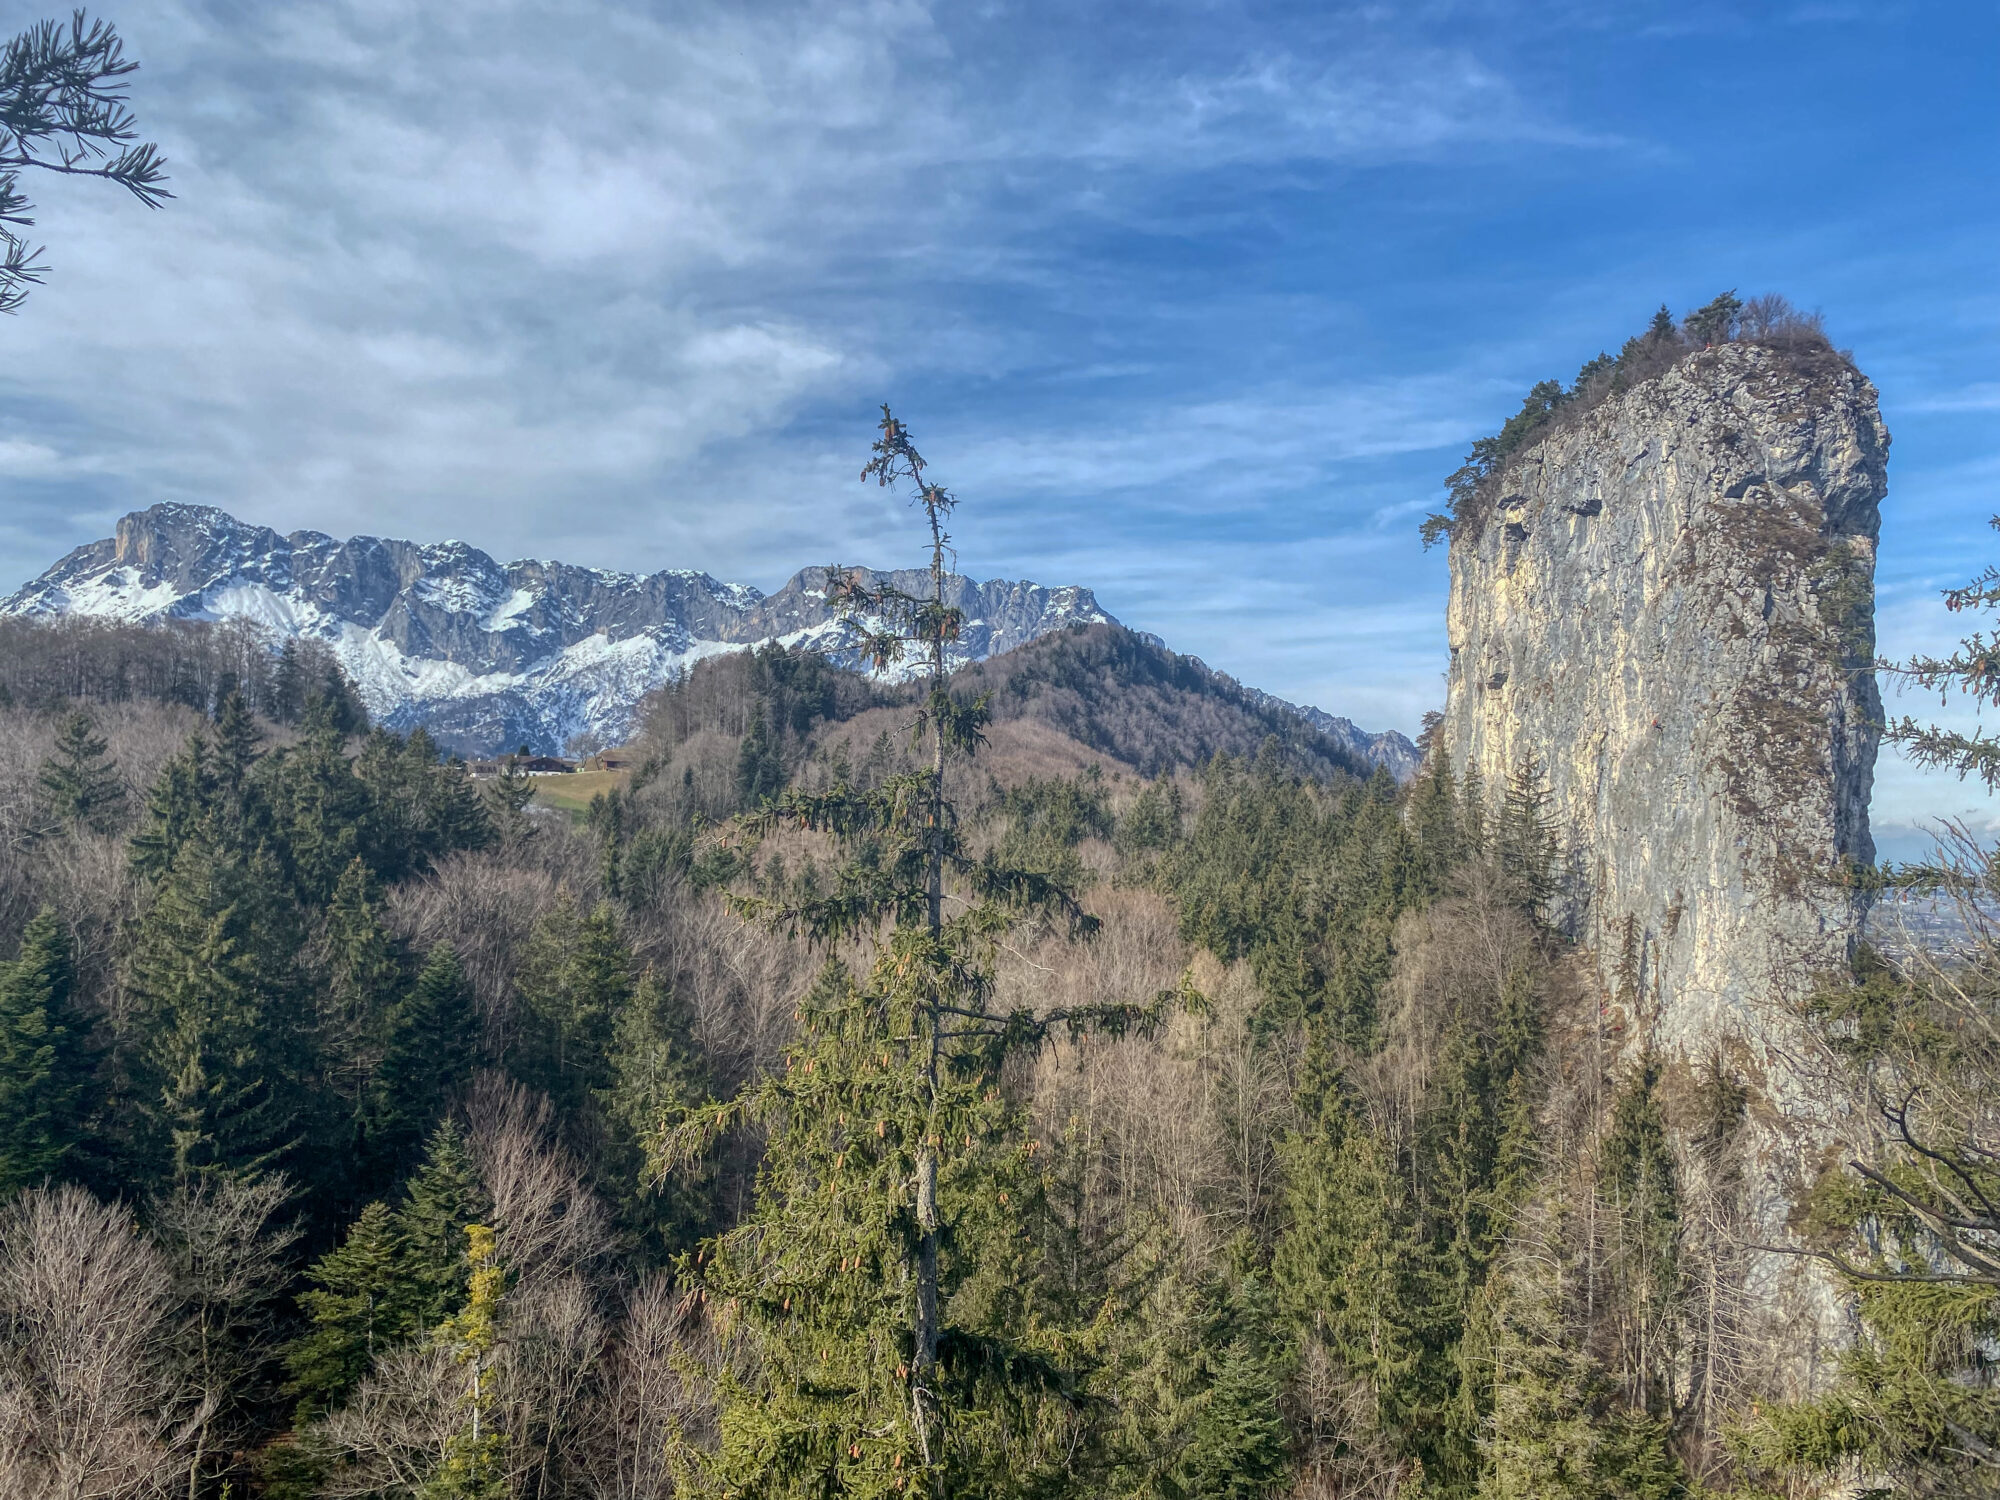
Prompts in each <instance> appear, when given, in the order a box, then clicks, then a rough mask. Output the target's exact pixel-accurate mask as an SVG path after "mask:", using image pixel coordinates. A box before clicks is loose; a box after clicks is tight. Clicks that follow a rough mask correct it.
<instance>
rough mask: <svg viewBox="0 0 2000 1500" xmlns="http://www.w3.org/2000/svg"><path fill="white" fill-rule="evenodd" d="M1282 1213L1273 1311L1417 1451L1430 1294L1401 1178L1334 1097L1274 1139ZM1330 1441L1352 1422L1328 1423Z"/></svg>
mask: <svg viewBox="0 0 2000 1500" xmlns="http://www.w3.org/2000/svg"><path fill="white" fill-rule="evenodd" d="M1283 1157H1284V1164H1285V1169H1286V1170H1285V1206H1286V1210H1287V1214H1286V1219H1287V1224H1286V1228H1285V1231H1284V1233H1283V1234H1282V1235H1281V1236H1280V1237H1279V1239H1278V1243H1277V1246H1276V1248H1275V1249H1274V1251H1273V1254H1272V1274H1273V1278H1274V1281H1275V1289H1276V1302H1277V1307H1278V1310H1279V1312H1280V1313H1281V1314H1282V1315H1283V1316H1284V1318H1285V1319H1286V1321H1287V1323H1288V1324H1289V1325H1290V1327H1291V1328H1292V1330H1293V1334H1294V1337H1295V1338H1296V1340H1297V1341H1298V1343H1299V1345H1300V1346H1301V1347H1302V1348H1303V1347H1307V1346H1312V1345H1316V1346H1318V1348H1319V1350H1321V1351H1323V1353H1324V1355H1325V1357H1326V1358H1327V1360H1328V1361H1329V1362H1330V1364H1331V1365H1332V1367H1333V1368H1334V1369H1335V1370H1336V1371H1338V1372H1339V1373H1340V1374H1341V1375H1342V1376H1343V1377H1345V1378H1348V1379H1351V1380H1354V1381H1358V1382H1360V1383H1362V1384H1363V1385H1364V1386H1365V1387H1366V1388H1367V1389H1368V1390H1370V1391H1371V1392H1372V1393H1373V1397H1374V1403H1375V1406H1376V1413H1375V1419H1374V1422H1373V1424H1372V1425H1373V1426H1374V1427H1376V1428H1377V1429H1379V1430H1380V1431H1381V1432H1382V1433H1384V1434H1387V1435H1389V1436H1390V1437H1391V1438H1392V1440H1393V1441H1394V1442H1395V1443H1396V1445H1397V1447H1398V1448H1399V1449H1400V1451H1401V1452H1402V1453H1403V1454H1405V1455H1406V1456H1418V1455H1420V1454H1421V1453H1422V1451H1423V1449H1424V1448H1425V1447H1426V1446H1428V1445H1429V1444H1430V1442H1431V1441H1432V1439H1433V1438H1434V1436H1435V1429H1436V1426H1437V1420H1438V1416H1437V1409H1436V1403H1435V1399H1434V1394H1433V1393H1430V1392H1427V1391H1426V1389H1425V1387H1426V1375H1427V1370H1426V1367H1425V1350H1426V1339H1427V1337H1428V1334H1429V1330H1428V1329H1427V1328H1425V1327H1424V1326H1423V1324H1422V1319H1423V1315H1424V1311H1425V1309H1426V1307H1427V1306H1428V1305H1429V1304H1430V1303H1431V1302H1432V1301H1433V1300H1434V1299H1433V1298H1431V1297H1430V1296H1427V1295H1426V1288H1424V1287H1423V1285H1422V1284H1421V1281H1422V1276H1423V1270H1424V1266H1423V1256H1422V1250H1421V1246H1420V1244H1419V1241H1418V1238H1417V1233H1416V1226H1415V1224H1414V1221H1413V1214H1412V1211H1411V1205H1410V1203H1409V1199H1408V1193H1407V1189H1406V1187H1405V1184H1404V1182H1403V1179H1402V1177H1401V1175H1400V1174H1399V1173H1398V1172H1397V1171H1396V1169H1395V1163H1394V1161H1393V1160H1392V1159H1391V1158H1390V1157H1389V1155H1388V1153H1387V1152H1386V1151H1385V1148H1384V1146H1383V1143H1382V1142H1381V1141H1380V1140H1379V1139H1378V1138H1377V1137H1376V1135H1375V1134H1374V1132H1372V1131H1370V1130H1369V1129H1368V1128H1367V1127H1366V1125H1365V1124H1363V1123H1362V1122H1361V1121H1359V1120H1357V1119H1355V1118H1354V1116H1353V1115H1352V1114H1351V1112H1350V1111H1349V1110H1348V1109H1347V1108H1346V1106H1345V1105H1344V1104H1342V1103H1341V1102H1340V1101H1339V1100H1338V1099H1334V1100H1330V1101H1329V1102H1328V1103H1327V1105H1326V1106H1325V1107H1324V1109H1323V1110H1322V1112H1321V1114H1320V1118H1319V1120H1318V1121H1317V1123H1316V1124H1315V1126H1314V1127H1313V1128H1312V1129H1311V1131H1310V1132H1302V1133H1300V1134H1297V1135H1294V1136H1292V1137H1290V1138H1289V1139H1287V1140H1286V1141H1285V1142H1284V1143H1283ZM1333 1436H1335V1438H1336V1441H1339V1440H1344V1439H1345V1438H1347V1437H1349V1436H1351V1435H1350V1434H1338V1435H1333Z"/></svg>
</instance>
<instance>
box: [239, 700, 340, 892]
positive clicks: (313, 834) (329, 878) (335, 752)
mask: <svg viewBox="0 0 2000 1500" xmlns="http://www.w3.org/2000/svg"><path fill="white" fill-rule="evenodd" d="M231 701H232V702H234V701H235V700H233V699H232V700H231ZM221 731H222V726H220V725H218V727H217V733H218V736H219V735H220V734H221ZM226 779H227V777H226V773H225V780H226ZM260 780H261V783H262V788H261V790H262V792H263V796H264V799H265V801H266V803H267V804H268V806H269V809H270V819H271V824H272V827H273V829H274V830H275V832H276V834H277V836H278V839H279V840H280V842H281V843H282V846H283V848H284V850H285V853H286V857H287V859H288V861H289V863H290V865H291V868H292V875H293V879H294V881H295V882H296V883H297V888H298V895H299V899H300V900H302V901H304V902H306V903H307V904H308V905H312V906H319V905H323V904H324V903H326V902H327V901H329V900H331V899H332V898H333V895H334V889H335V887H336V886H337V885H338V884H339V882H340V880H341V877H342V875H343V873H344V872H345V871H346V870H347V868H348V866H349V865H350V864H352V863H353V861H354V860H355V859H356V858H357V856H359V855H361V853H362V852H363V838H364V835H365V831H366V825H367V818H368V811H369V807H368V800H369V799H368V789H367V788H366V787H365V786H364V785H363V784H362V782H361V780H360V778H358V777H357V776H356V775H355V774H354V763H353V762H352V761H350V760H349V759H348V758H347V752H346V749H345V747H344V745H343V743H342V740H341V737H340V736H339V735H338V734H337V733H335V732H334V731H333V730H332V729H331V728H329V727H328V726H327V725H326V724H325V723H323V722H320V721H318V720H309V721H308V724H307V727H306V730H305V732H304V733H303V734H302V735H301V736H300V738H299V740H298V743H296V744H294V745H291V746H289V747H288V748H286V749H284V750H282V751H280V752H279V753H278V754H276V755H274V756H273V757H271V760H270V763H269V764H268V765H266V766H265V767H264V768H263V774H262V776H261V777H260Z"/></svg>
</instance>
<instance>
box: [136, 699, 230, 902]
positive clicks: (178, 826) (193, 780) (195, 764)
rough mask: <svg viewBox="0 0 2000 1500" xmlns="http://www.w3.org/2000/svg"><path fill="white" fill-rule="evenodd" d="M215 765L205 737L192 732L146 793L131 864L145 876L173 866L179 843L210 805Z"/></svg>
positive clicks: (188, 836)
mask: <svg viewBox="0 0 2000 1500" xmlns="http://www.w3.org/2000/svg"><path fill="white" fill-rule="evenodd" d="M214 802H215V770H214V766H213V764H212V763H211V759H210V756H209V749H208V742H207V741H206V740H205V739H204V738H202V736H201V735H199V734H196V735H191V736H190V737H189V738H188V742H187V744H186V745H184V746H183V747H182V748H181V752H180V753H179V754H178V755H176V756H173V757H172V758H171V759H169V760H168V761H167V763H166V765H165V766H163V767H162V768H161V770H160V774H159V777H158V778H157V779H156V780H155V781H154V782H153V785H152V787H151V788H150V789H149V790H148V791H147V793H146V809H145V814H144V817H143V819H142V820H141V822H140V825H139V831H138V832H137V833H135V834H134V835H133V836H132V867H133V869H135V870H137V871H138V872H139V874H140V875H141V876H143V877H145V878H146V879H147V880H158V879H160V878H161V877H162V876H163V875H165V874H166V873H167V871H168V870H170V869H172V868H173V865H174V861H175V860H176V859H178V858H179V857H180V852H181V849H182V847H183V846H184V845H185V844H186V843H187V842H188V841H189V840H190V839H191V838H193V837H194V834H195V830H196V829H197V828H198V827H200V825H201V824H202V823H203V822H204V820H206V819H208V818H209V816H210V814H211V813H212V812H213V810H214Z"/></svg>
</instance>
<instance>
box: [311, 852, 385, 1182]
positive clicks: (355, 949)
mask: <svg viewBox="0 0 2000 1500" xmlns="http://www.w3.org/2000/svg"><path fill="white" fill-rule="evenodd" d="M371 887H372V882H371V881H370V880H369V878H368V871H367V869H366V867H365V866H363V864H362V863H361V861H360V859H359V858H356V859H353V860H350V861H349V862H348V865H347V868H346V869H345V870H343V871H341V874H340V879H339V881H338V882H337V883H336V884H335V886H334V890H333V899H332V900H331V901H330V902H329V903H328V904H327V908H326V914H325V917H324V919H323V926H322V929H321V937H320V943H319V954H320V961H321V964H322V967H323V972H324V974H325V981H324V984H323V985H322V986H321V988H320V992H319V1000H320V1003H319V1011H320V1013H319V1047H320V1055H321V1064H322V1067H323V1069H324V1071H325V1073H326V1074H327V1076H328V1080H329V1082H330V1083H331V1084H332V1085H333V1088H334V1090H335V1092H336V1093H338V1094H339V1096H340V1098H341V1099H342V1101H343V1102H344V1103H345V1104H346V1106H347V1111H348V1118H349V1120H350V1121H352V1122H355V1123H358V1122H359V1120H360V1117H361V1116H362V1114H364V1113H365V1112H366V1105H365V1102H364V1101H365V1100H366V1099H367V1098H368V1092H369V1083H370V1079H371V1078H372V1076H373V1075H374V1073H375V1070H376V1068H377V1067H379V1066H380V1063H381V1060H382V1050H383V1047H384V1045H385V1042H386V1040H387V1033H388V1029H389V1010H390V1008H391V1006H393V1005H394V1004H395V1001H396V994H397V991H398V990H399V989H401V987H402V983H403V965H402V962H401V959H400V956H399V955H398V953H397V951H396V945H395V943H394V941H393V940H392V939H391V938H390V936H389V934H388V932H387V930H385V929H384V927H383V926H382V920H381V914H380V912H379V911H378V910H377V907H376V903H375V899H374V892H373V890H372V888H371ZM352 1144H353V1142H352V1141H351V1140H350V1141H344V1142H343V1143H342V1145H343V1147H348V1146H351V1145H352Z"/></svg>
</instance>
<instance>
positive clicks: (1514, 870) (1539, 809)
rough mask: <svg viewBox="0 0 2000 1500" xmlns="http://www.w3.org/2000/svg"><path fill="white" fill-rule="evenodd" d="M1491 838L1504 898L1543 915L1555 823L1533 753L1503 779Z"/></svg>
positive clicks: (1552, 888) (1549, 891)
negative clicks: (1501, 792)
mask: <svg viewBox="0 0 2000 1500" xmlns="http://www.w3.org/2000/svg"><path fill="white" fill-rule="evenodd" d="M1492 839H1493V854H1494V859H1495V861H1496V863H1497V865H1498V868H1499V875H1500V884H1501V889H1502V891H1503V893H1504V896H1505V899H1506V900H1508V901H1510V902H1512V903H1513V904H1514V905H1516V906H1518V907H1520V909H1521V910H1522V911H1524V912H1526V913H1527V914H1528V915H1529V916H1531V917H1542V916H1545V915H1547V914H1548V904H1549V900H1550V898H1551V897H1552V896H1554V895H1555V892H1556V879H1557V874H1558V872H1557V868H1556V857H1557V852H1558V851H1557V837H1556V826H1555V820H1554V819H1553V818H1552V817H1551V816H1550V814H1549V793H1548V786H1547V783H1546V782H1545V781H1544V779H1543V776H1542V768H1541V767H1540V766H1539V765H1537V764H1536V763H1535V761H1534V759H1533V758H1532V757H1530V758H1529V759H1527V760H1524V761H1522V762H1521V764H1520V765H1518V766H1516V767H1515V768H1514V771H1513V774H1512V775H1510V776H1509V777H1508V778H1507V787H1506V790H1505V792H1504V793H1503V794H1502V796H1501V801H1500V808H1499V813H1498V815H1497V816H1496V817H1495V819H1494V821H1493V832H1492Z"/></svg>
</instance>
